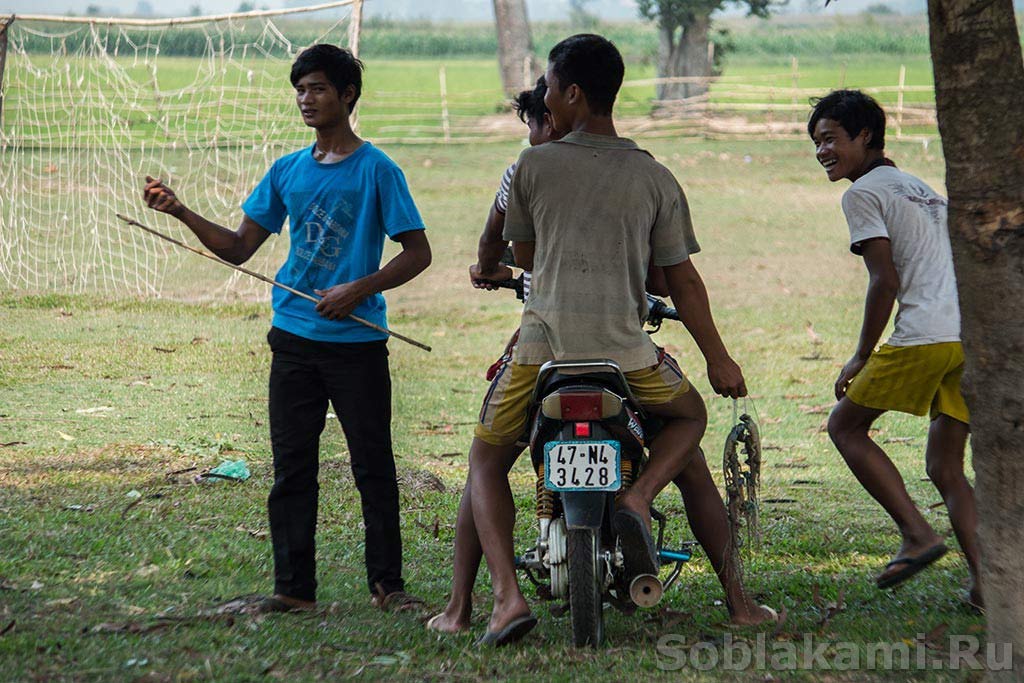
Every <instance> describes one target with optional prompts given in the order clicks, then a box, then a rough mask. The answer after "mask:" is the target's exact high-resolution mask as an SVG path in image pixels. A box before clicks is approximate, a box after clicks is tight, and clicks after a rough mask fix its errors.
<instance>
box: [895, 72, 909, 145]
mask: <svg viewBox="0 0 1024 683" xmlns="http://www.w3.org/2000/svg"><path fill="white" fill-rule="evenodd" d="M906 83H907V67H906V65H905V64H900V84H899V89H898V90H897V91H896V139H897V140H899V139H901V138H902V137H903V88H904V86H905V85H906Z"/></svg>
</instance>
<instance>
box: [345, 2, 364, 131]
mask: <svg viewBox="0 0 1024 683" xmlns="http://www.w3.org/2000/svg"><path fill="white" fill-rule="evenodd" d="M362 26H363V0H356V1H355V4H354V5H352V14H351V15H350V16H349V18H348V49H349V51H350V52H351V53H352V56H353V57H356V58H358V57H359V34H360V33H362V30H363V28H362ZM358 107H359V103H358V102H357V103H356V108H355V109H353V110H352V113H351V115H349V117H348V118H349V124H350V125H351V126H352V132H354V133H355V134H356V135H358V134H359V108H358Z"/></svg>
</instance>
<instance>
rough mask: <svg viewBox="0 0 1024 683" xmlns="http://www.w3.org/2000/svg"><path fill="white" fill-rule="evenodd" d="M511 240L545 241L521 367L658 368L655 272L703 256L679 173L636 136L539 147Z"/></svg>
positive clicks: (518, 178)
mask: <svg viewBox="0 0 1024 683" xmlns="http://www.w3.org/2000/svg"><path fill="white" fill-rule="evenodd" d="M504 236H505V239H507V240H511V241H514V242H535V245H534V250H535V251H534V259H533V280H532V284H531V288H530V298H529V300H528V301H527V302H526V306H525V308H524V309H523V320H522V326H521V331H520V333H519V342H518V344H517V346H516V351H515V355H514V360H515V362H517V363H519V364H521V365H538V364H541V363H544V362H546V361H549V360H581V359H593V358H609V359H611V360H614V361H615V362H617V363H618V364H619V366H620V367H621V368H622V370H623V371H624V372H630V371H633V370H640V369H642V368H646V367H650V366H653V365H655V364H656V363H657V351H656V349H655V346H654V343H653V342H652V341H651V339H650V336H649V335H648V334H647V333H646V332H644V330H643V321H644V319H645V318H646V317H647V298H646V296H645V290H644V283H645V280H646V277H647V265H648V263H654V264H655V265H658V266H671V265H674V264H677V263H681V262H682V261H685V260H686V259H687V258H689V256H690V254H694V253H696V252H698V251H700V246H699V245H698V244H697V240H696V238H695V237H694V234H693V226H692V224H691V223H690V209H689V206H688V205H687V203H686V197H685V195H684V194H683V190H682V188H680V187H679V183H677V182H676V179H675V177H674V176H673V175H672V173H671V171H669V170H668V169H667V168H665V167H664V166H662V165H661V164H659V163H658V162H657V161H655V160H654V158H653V157H652V156H651V155H650V154H648V153H647V152H645V151H644V150H642V149H640V148H639V147H637V145H636V143H635V142H633V141H632V140H629V139H626V138H618V137H611V136H606V135H593V134H589V133H570V134H569V135H566V136H565V137H564V138H562V139H561V140H559V141H557V142H550V143H548V144H545V145H539V146H537V147H531V148H529V149H526V150H524V151H523V153H522V155H521V156H520V157H519V164H518V166H517V167H516V173H515V177H514V178H513V180H512V189H511V193H510V196H509V202H508V212H507V213H506V214H505V232H504Z"/></svg>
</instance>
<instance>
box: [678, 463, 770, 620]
mask: <svg viewBox="0 0 1024 683" xmlns="http://www.w3.org/2000/svg"><path fill="white" fill-rule="evenodd" d="M673 481H674V482H675V485H676V486H677V487H678V488H679V493H680V494H681V495H682V496H683V503H684V504H685V505H686V518H687V519H688V520H689V522H690V528H691V529H692V530H693V535H694V537H695V538H696V539H697V542H698V543H700V545H701V547H702V548H704V552H705V553H706V554H707V556H708V560H710V561H711V567H712V568H713V569H714V570H715V574H717V575H718V580H719V582H720V583H721V584H722V588H723V589H724V590H725V604H726V605H727V606H728V608H729V617H730V618H731V620H732V622H733V623H734V624H744V625H747V624H759V623H761V622H763V621H768V620H770V619H771V618H772V616H771V614H770V613H769V612H768V611H767V610H766V609H764V608H763V607H760V606H759V605H758V604H757V603H756V602H755V601H754V600H752V599H751V598H750V596H749V595H748V594H747V591H746V589H745V588H744V587H743V583H742V581H741V578H740V567H738V566H736V565H735V564H734V563H733V559H734V557H733V553H732V552H730V550H731V548H730V545H731V542H732V541H731V538H732V537H731V535H730V533H729V517H728V515H727V513H726V510H725V506H724V505H723V504H722V498H721V496H720V495H719V492H718V487H717V486H715V482H714V480H713V479H712V478H711V472H710V471H709V470H708V464H707V461H705V460H704V456H703V454H702V453H701V452H700V451H699V450H698V451H696V452H694V453H693V454H692V455H691V457H690V461H689V463H688V464H687V465H686V467H685V469H683V471H682V472H681V473H680V474H679V476H677V477H676V478H675V479H674V480H673Z"/></svg>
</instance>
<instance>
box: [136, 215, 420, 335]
mask: <svg viewBox="0 0 1024 683" xmlns="http://www.w3.org/2000/svg"><path fill="white" fill-rule="evenodd" d="M116 215H117V217H118V218H120V219H121V220H122V221H124V222H125V223H127V224H128V225H134V226H135V227H136V228H141V229H142V230H145V231H146V232H148V233H149V234H151V235H156V236H157V237H159V238H160V239H162V240H165V241H167V242H170V243H171V244H175V245H177V246H179V247H181V248H182V249H187V250H188V251H191V252H192V253H193V254H199V255H200V256H202V257H204V258H208V259H210V260H211V261H216V262H217V263H219V264H221V265H222V266H227V267H228V268H231V269H232V270H237V271H238V272H240V273H245V274H246V275H248V276H250V277H254V278H256V279H257V280H261V281H263V282H266V283H267V284H270V285H273V286H275V287H280V288H281V289H283V290H285V291H287V292H291V293H292V294H294V295H295V296H299V297H302V298H303V299H306V300H307V301H312V302H313V303H315V304H316V303H320V299H318V298H317V297H315V296H313V295H312V294H307V293H306V292H301V291H299V290H297V289H293V288H291V287H289V286H288V285H286V284H282V283H280V282H278V281H277V280H274V279H273V278H269V277H267V276H266V275H263V274H262V273H257V272H256V271H254V270H249V269H248V268H243V267H242V266H237V265H235V264H234V263H231V262H230V261H225V260H224V259H222V258H220V257H219V256H215V255H214V254H211V253H209V252H207V251H203V250H202V249H196V248H195V247H190V246H189V245H187V244H185V243H184V242H182V241H181V240H176V239H174V238H173V237H170V236H168V235H165V234H163V233H162V232H159V231H158V230H154V229H153V228H150V227H147V226H145V225H143V224H142V223H139V222H138V221H137V220H135V219H133V218H129V217H128V216H125V215H123V214H120V213H119V214H116ZM346 317H347V318H349V319H350V320H354V321H356V322H357V323H359V324H361V325H366V326H367V327H369V328H371V329H374V330H377V331H378V332H383V333H384V334H387V335H389V336H391V337H394V338H395V339H401V340H402V341H404V342H405V343H407V344H412V345H413V346H415V347H418V348H421V349H423V350H424V351H430V347H429V346H427V345H426V344H423V343H420V342H418V341H416V340H415V339H411V338H409V337H406V336H405V335H402V334H399V333H398V332H394V331H392V330H389V329H387V328H385V327H381V326H380V325H376V324H374V323H371V322H370V321H369V320H364V319H363V318H360V317H358V316H355V315H352V314H351V313H350V314H349V315H348V316H346Z"/></svg>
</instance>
